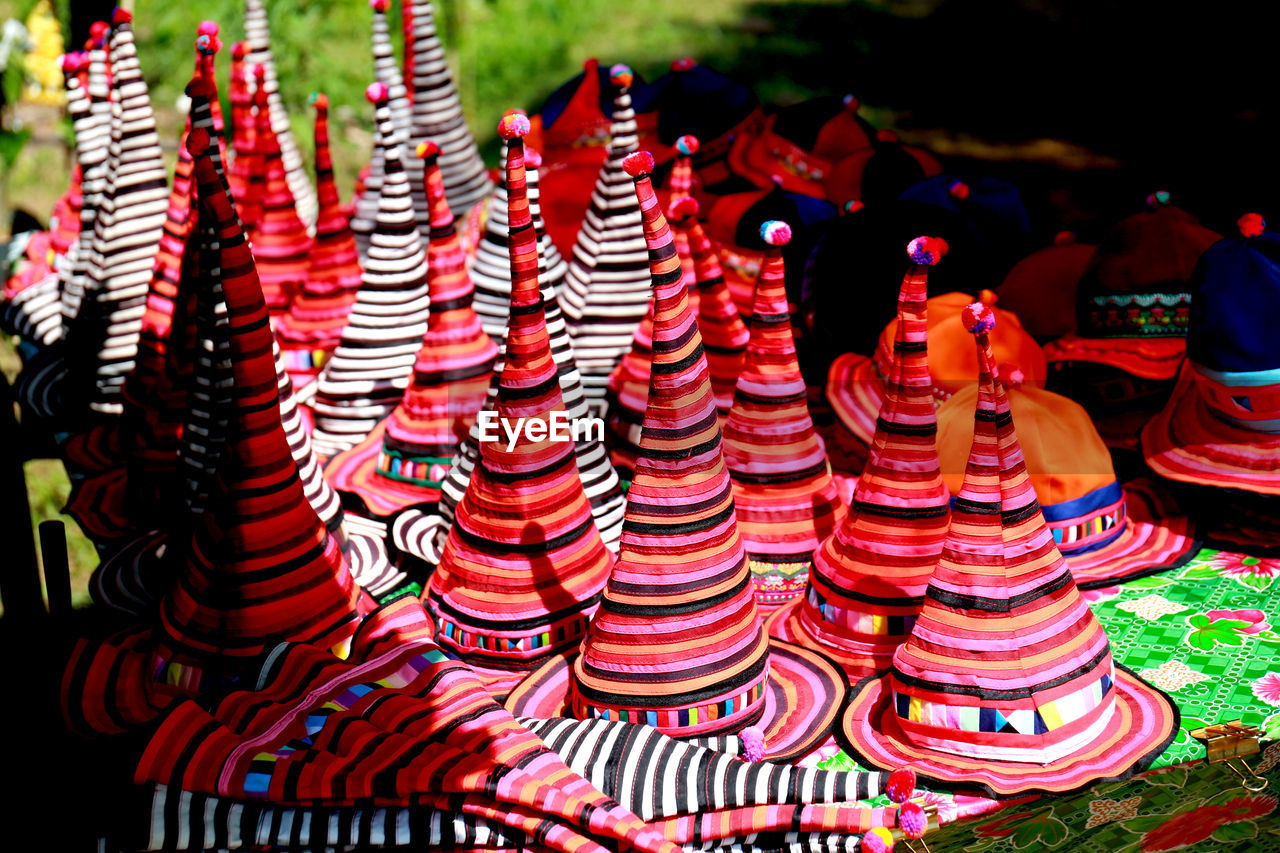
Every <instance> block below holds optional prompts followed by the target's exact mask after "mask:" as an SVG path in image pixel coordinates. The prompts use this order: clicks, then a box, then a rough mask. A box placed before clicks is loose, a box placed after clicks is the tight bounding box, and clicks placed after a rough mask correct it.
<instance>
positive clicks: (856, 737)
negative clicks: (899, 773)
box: [836, 664, 1180, 799]
mask: <svg viewBox="0 0 1280 853" xmlns="http://www.w3.org/2000/svg"><path fill="white" fill-rule="evenodd" d="M888 682H889V675H888V673H887V672H884V673H880V674H878V675H872V676H869V677H868V678H865V679H863V680H862V681H860V682H859V683H858V684H857V685H855V686H854V687H853V689H852V697H851V698H850V700H849V704H848V705H847V706H846V708H845V709H844V713H843V714H842V715H841V721H840V725H839V726H838V727H837V729H836V739H837V741H839V742H840V743H841V745H842V746H843V747H844V748H845V749H846V750H847V751H849V752H850V754H852V755H854V756H855V757H856V758H857V759H858V760H860V761H861V762H862V763H863V764H865V765H866V766H868V767H879V768H882V769H885V770H896V769H897V768H899V767H910V768H911V769H913V770H915V772H916V774H917V776H919V777H920V778H921V779H923V780H925V781H928V782H933V783H935V784H940V785H944V786H951V785H973V786H976V787H978V788H980V789H981V790H982V791H983V792H984V793H985V794H986V795H988V796H991V797H993V798H995V799H1007V798H1010V797H1014V796H1021V795H1023V794H1032V793H1043V794H1065V793H1069V792H1072V791H1077V790H1080V789H1082V788H1085V787H1087V786H1089V785H1091V784H1093V783H1095V782H1099V781H1119V780H1121V779H1127V778H1128V777H1130V776H1133V775H1134V774H1136V773H1140V772H1141V771H1143V770H1145V769H1146V768H1147V767H1148V766H1149V765H1150V764H1151V762H1152V761H1153V760H1155V758H1156V757H1157V756H1158V755H1160V754H1161V753H1162V752H1164V750H1165V749H1166V748H1167V747H1168V745H1169V744H1170V743H1171V742H1172V741H1173V739H1174V737H1175V736H1176V735H1177V733H1178V723H1179V720H1180V715H1179V713H1178V707H1177V705H1175V704H1174V702H1173V700H1172V699H1170V698H1169V696H1168V695H1167V694H1166V693H1164V691H1162V690H1160V689H1159V688H1156V687H1153V686H1152V685H1150V684H1148V683H1146V682H1145V681H1143V680H1142V679H1141V678H1139V677H1138V676H1137V675H1135V674H1134V673H1133V672H1131V671H1130V670H1128V669H1125V668H1124V667H1122V666H1120V665H1119V664H1117V665H1116V668H1115V682H1114V684H1115V689H1116V706H1115V713H1114V714H1113V715H1112V717H1111V722H1110V724H1109V725H1108V726H1107V728H1106V729H1105V730H1104V731H1103V732H1101V733H1100V734H1099V735H1098V737H1097V738H1096V739H1094V740H1093V741H1092V742H1090V743H1089V744H1088V745H1087V746H1086V747H1085V748H1083V749H1081V750H1078V751H1076V752H1073V753H1071V754H1070V755H1067V756H1065V757H1063V758H1060V759H1058V760H1057V761H1051V762H1049V763H1048V764H1034V763H1027V762H1017V761H993V760H991V759H987V758H967V757H963V756H959V755H955V754H953V753H949V752H940V751H938V750H934V749H927V748H922V747H917V746H915V745H913V744H912V743H911V741H910V740H909V739H908V738H907V737H906V736H905V735H904V734H903V732H902V729H901V728H900V727H899V726H898V718H897V714H896V713H895V712H894V710H893V707H892V703H891V702H890V701H889V700H890V697H891V694H892V691H890V690H889V689H888Z"/></svg>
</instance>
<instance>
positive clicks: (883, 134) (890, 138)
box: [876, 127, 898, 142]
mask: <svg viewBox="0 0 1280 853" xmlns="http://www.w3.org/2000/svg"><path fill="white" fill-rule="evenodd" d="M876 141H877V142H897V141H898V134H896V133H894V132H893V131H892V130H890V129H889V128H887V127H885V128H881V129H880V130H877V131H876Z"/></svg>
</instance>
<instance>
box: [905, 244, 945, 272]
mask: <svg viewBox="0 0 1280 853" xmlns="http://www.w3.org/2000/svg"><path fill="white" fill-rule="evenodd" d="M950 250H951V247H950V246H949V245H947V241H946V240H943V239H942V238H941V237H917V238H915V239H914V240H912V241H911V242H910V243H908V244H907V255H908V257H910V258H911V260H912V262H914V263H917V264H924V265H925V266H929V267H931V266H933V265H934V264H936V263H937V262H938V261H940V260H942V256H943V255H945V254H946V253H947V252H949V251H950Z"/></svg>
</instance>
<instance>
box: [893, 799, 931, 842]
mask: <svg viewBox="0 0 1280 853" xmlns="http://www.w3.org/2000/svg"><path fill="white" fill-rule="evenodd" d="M928 827H929V816H928V815H927V814H925V812H924V807H923V806H922V805H920V804H919V803H903V804H902V808H900V809H898V829H901V830H902V834H903V835H905V836H906V837H907V838H911V839H916V838H920V837H922V836H923V835H924V831H925V830H926V829H928Z"/></svg>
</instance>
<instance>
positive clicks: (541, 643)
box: [434, 610, 587, 652]
mask: <svg viewBox="0 0 1280 853" xmlns="http://www.w3.org/2000/svg"><path fill="white" fill-rule="evenodd" d="M434 612H435V617H436V621H437V622H438V624H439V626H440V629H439V635H438V636H439V637H441V638H442V639H447V640H448V641H449V645H451V646H456V647H457V648H459V649H462V650H464V651H471V650H474V651H482V652H536V651H538V650H540V649H552V648H559V647H561V646H565V645H568V644H569V643H572V642H574V641H575V640H577V639H578V638H579V637H581V636H583V635H584V634H586V633H587V617H586V616H585V615H584V614H575V615H574V616H572V617H570V618H569V619H566V620H564V621H563V622H560V623H559V624H558V625H555V626H552V627H549V628H547V629H545V630H543V631H540V632H539V633H537V634H529V635H526V636H523V637H505V636H495V635H493V634H481V633H477V632H476V631H474V630H464V629H462V628H460V627H458V625H457V624H456V623H454V622H450V621H448V620H447V619H446V618H445V617H444V616H443V615H442V614H441V613H440V611H439V610H435V611H434Z"/></svg>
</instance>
